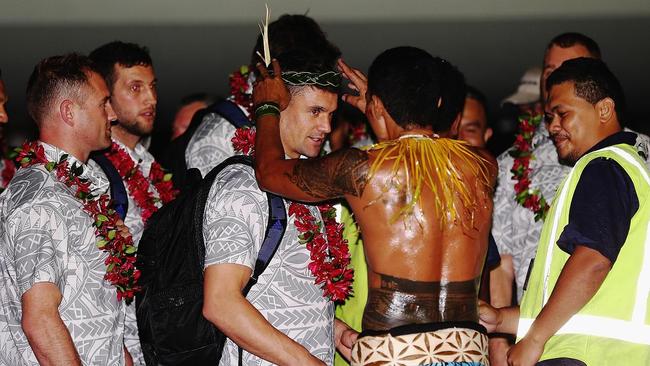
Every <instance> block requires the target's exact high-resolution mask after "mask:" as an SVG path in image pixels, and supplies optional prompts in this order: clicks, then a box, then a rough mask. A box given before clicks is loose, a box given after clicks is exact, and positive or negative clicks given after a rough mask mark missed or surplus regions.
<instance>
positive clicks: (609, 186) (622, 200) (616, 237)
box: [557, 158, 639, 263]
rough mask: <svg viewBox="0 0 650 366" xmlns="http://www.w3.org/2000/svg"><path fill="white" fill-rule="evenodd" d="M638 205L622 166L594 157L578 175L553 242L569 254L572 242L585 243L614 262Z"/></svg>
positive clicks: (584, 244) (634, 191)
mask: <svg viewBox="0 0 650 366" xmlns="http://www.w3.org/2000/svg"><path fill="white" fill-rule="evenodd" d="M638 208H639V201H638V198H637V195H636V190H635V189H634V184H633V183H632V180H631V179H630V177H629V176H628V175H627V173H626V172H625V170H623V168H622V167H621V166H620V165H619V164H618V163H617V162H616V161H614V160H612V159H605V158H599V159H595V160H593V161H591V162H590V163H589V164H588V165H587V166H586V167H585V169H584V170H583V172H582V174H581V175H580V180H579V181H578V185H577V186H576V189H575V192H574V194H573V199H572V201H571V210H570V211H569V223H568V224H567V225H566V226H565V227H564V229H563V231H562V234H560V238H559V239H558V242H557V244H558V246H559V247H560V248H561V249H562V250H564V251H565V252H567V253H569V254H571V253H573V251H574V250H575V247H576V245H582V246H586V247H589V248H591V249H594V250H596V251H598V252H599V253H600V254H602V255H603V256H605V257H607V258H608V259H609V260H610V261H611V262H612V263H614V262H615V261H616V258H617V257H618V254H619V252H620V250H621V248H622V246H623V244H624V243H625V240H626V238H627V234H628V231H629V229H630V222H631V220H632V216H634V214H635V213H636V211H637V210H638Z"/></svg>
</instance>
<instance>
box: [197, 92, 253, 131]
mask: <svg viewBox="0 0 650 366" xmlns="http://www.w3.org/2000/svg"><path fill="white" fill-rule="evenodd" d="M210 112H214V113H217V114H219V115H221V116H222V117H223V118H225V119H227V120H228V122H230V123H232V125H233V126H235V127H236V128H242V127H252V126H253V124H252V123H251V121H250V120H249V119H248V117H246V115H245V114H244V112H243V111H242V110H241V108H239V107H238V106H237V104H235V103H233V102H231V101H229V100H227V99H223V100H220V101H218V102H217V103H215V104H213V105H212V106H210V107H209V108H208V113H210Z"/></svg>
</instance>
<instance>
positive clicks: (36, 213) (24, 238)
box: [8, 203, 68, 296]
mask: <svg viewBox="0 0 650 366" xmlns="http://www.w3.org/2000/svg"><path fill="white" fill-rule="evenodd" d="M59 211H60V209H57V208H56V207H53V205H51V204H47V203H34V204H33V205H31V206H30V207H24V208H22V209H20V210H17V211H16V212H15V213H14V214H13V215H12V216H11V217H9V218H8V220H9V221H10V225H9V227H10V228H11V229H9V236H10V239H9V245H10V248H9V250H10V254H11V255H13V260H14V265H15V267H14V268H15V271H16V279H15V280H16V283H17V285H18V289H19V291H20V293H19V296H22V295H23V294H24V293H25V292H27V290H29V289H30V288H32V286H33V285H34V284H35V283H38V282H51V283H54V284H55V285H57V287H58V288H59V290H60V291H61V293H63V291H64V288H65V280H64V278H65V277H64V275H65V268H66V267H67V261H68V252H67V251H68V249H67V247H68V245H67V244H68V228H67V226H66V220H65V218H64V217H62V216H61V214H60V212H59Z"/></svg>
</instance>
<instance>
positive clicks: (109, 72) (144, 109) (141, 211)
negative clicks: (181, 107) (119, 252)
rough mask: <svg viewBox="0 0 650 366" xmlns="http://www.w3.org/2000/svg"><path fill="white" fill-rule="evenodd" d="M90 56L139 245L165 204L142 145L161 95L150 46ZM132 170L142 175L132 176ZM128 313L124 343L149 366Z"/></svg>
mask: <svg viewBox="0 0 650 366" xmlns="http://www.w3.org/2000/svg"><path fill="white" fill-rule="evenodd" d="M89 57H90V58H91V59H92V60H93V62H94V63H95V64H96V65H97V68H98V70H99V71H100V73H101V74H102V76H103V77H104V80H105V81H106V84H107V85H108V88H109V90H110V91H111V105H112V106H113V109H114V110H115V114H116V116H117V124H116V125H114V126H113V127H112V131H113V142H114V144H113V146H112V147H111V149H109V150H108V152H105V154H106V156H107V157H108V158H109V160H111V162H113V165H114V166H115V168H117V170H118V173H120V176H121V177H122V180H123V181H124V187H125V188H126V191H127V196H128V211H127V212H126V218H125V219H124V223H125V224H126V226H127V227H128V228H129V230H130V231H131V233H132V235H133V242H134V243H135V245H136V246H137V244H138V242H139V241H140V238H141V237H142V232H143V231H144V226H145V222H146V218H148V217H149V216H150V214H151V213H153V211H155V210H157V209H158V208H160V206H161V205H162V203H161V201H160V193H161V192H159V191H158V190H157V188H156V187H155V186H154V184H153V182H152V179H151V170H152V167H153V164H154V163H155V160H154V157H153V156H152V155H151V154H150V153H149V152H148V151H147V149H146V147H144V146H143V145H142V139H143V138H144V137H146V136H149V135H150V134H151V131H152V130H153V126H154V120H155V118H156V104H157V100H158V95H157V92H156V82H157V80H156V75H155V73H154V69H153V63H152V60H151V57H150V56H149V51H148V50H147V49H146V48H145V47H141V46H139V45H137V44H134V43H125V42H120V41H114V42H111V43H107V44H105V45H102V46H100V47H99V48H97V49H95V50H94V51H93V52H91V53H90V56H89ZM126 159H130V160H131V162H132V164H130V165H125V163H126V164H128V163H131V162H129V161H127V160H126ZM130 166H133V167H134V168H135V169H136V170H137V171H136V172H135V173H133V172H132V171H131V169H129V167H130ZM125 173H126V174H125ZM138 179H139V180H138ZM128 310H129V311H128V313H127V321H126V327H127V328H126V335H125V343H126V346H127V348H128V349H129V351H130V352H131V355H132V356H133V360H134V363H135V364H136V365H144V357H143V355H142V350H141V348H140V340H139V337H138V330H137V322H136V318H135V306H134V304H131V305H130V306H129V307H128Z"/></svg>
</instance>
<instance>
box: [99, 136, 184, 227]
mask: <svg viewBox="0 0 650 366" xmlns="http://www.w3.org/2000/svg"><path fill="white" fill-rule="evenodd" d="M106 157H107V158H108V160H110V161H111V163H113V166H115V169H117V172H118V173H119V174H120V176H121V177H122V179H123V180H124V182H125V183H126V185H127V187H128V188H129V195H131V197H133V200H134V201H135V203H136V204H137V205H138V207H139V208H140V212H141V213H140V214H141V216H142V221H144V222H145V223H146V222H147V220H149V218H150V217H151V215H153V214H154V213H155V212H156V211H158V206H157V205H156V204H157V203H159V202H162V204H165V203H167V202H169V201H171V200H173V199H174V198H175V197H176V195H177V194H178V190H176V189H174V184H173V182H172V175H171V174H170V173H165V171H164V170H163V168H162V167H161V166H160V164H158V163H157V162H155V161H154V162H153V163H152V164H151V169H150V171H149V178H148V179H147V178H145V177H144V174H142V172H141V171H140V169H139V168H138V166H137V165H136V164H135V163H134V162H133V159H131V156H129V154H128V153H127V152H126V150H124V148H122V147H121V146H120V145H118V144H117V143H115V142H113V144H112V145H111V148H110V149H109V150H108V151H107V152H106ZM149 184H151V185H153V186H154V188H155V189H156V191H157V192H158V196H159V197H156V196H154V195H153V193H151V192H150V191H149Z"/></svg>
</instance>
